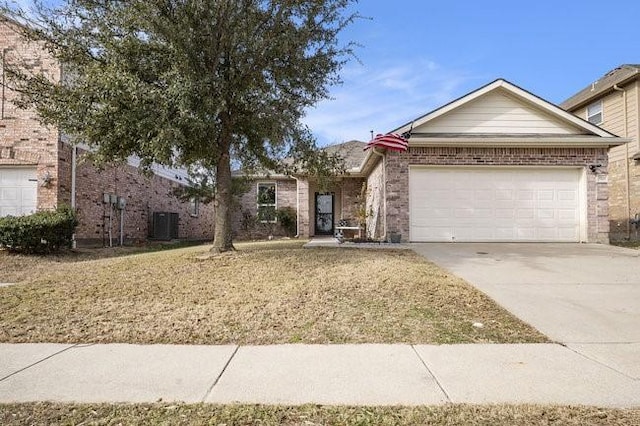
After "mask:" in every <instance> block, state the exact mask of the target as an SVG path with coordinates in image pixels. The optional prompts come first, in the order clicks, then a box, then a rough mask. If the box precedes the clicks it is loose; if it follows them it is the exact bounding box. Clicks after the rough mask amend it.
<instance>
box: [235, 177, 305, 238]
mask: <svg viewBox="0 0 640 426" xmlns="http://www.w3.org/2000/svg"><path fill="white" fill-rule="evenodd" d="M258 183H275V184H276V208H277V209H279V208H282V207H290V208H292V209H293V210H294V211H295V210H296V205H297V199H298V193H297V191H298V189H297V185H296V180H295V179H291V178H277V179H259V180H253V181H250V182H248V184H247V185H248V188H247V192H245V193H244V194H243V195H242V196H240V197H239V199H238V204H237V205H236V206H235V207H234V209H233V213H232V221H233V226H232V228H233V234H234V236H235V237H236V238H240V239H255V238H266V237H267V236H269V235H274V236H283V235H285V232H284V230H283V229H282V228H281V227H280V226H279V225H278V224H262V223H259V222H257V216H258V204H257V192H258Z"/></svg>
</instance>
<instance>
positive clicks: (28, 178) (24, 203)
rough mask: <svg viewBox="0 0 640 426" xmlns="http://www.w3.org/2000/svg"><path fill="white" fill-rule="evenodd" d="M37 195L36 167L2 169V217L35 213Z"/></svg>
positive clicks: (0, 186)
mask: <svg viewBox="0 0 640 426" xmlns="http://www.w3.org/2000/svg"><path fill="white" fill-rule="evenodd" d="M37 193H38V181H37V178H36V168H35V167H0V217H3V216H9V215H11V216H22V215H26V214H31V213H33V212H35V211H36V202H37Z"/></svg>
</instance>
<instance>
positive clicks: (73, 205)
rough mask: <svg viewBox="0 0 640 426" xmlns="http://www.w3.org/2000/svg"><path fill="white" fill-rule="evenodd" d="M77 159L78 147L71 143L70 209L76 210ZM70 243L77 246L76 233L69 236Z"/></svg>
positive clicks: (74, 246)
mask: <svg viewBox="0 0 640 426" xmlns="http://www.w3.org/2000/svg"><path fill="white" fill-rule="evenodd" d="M77 160H78V147H77V146H76V145H75V144H73V145H72V146H71V209H72V210H73V211H74V212H75V210H76V167H77V165H76V162H77ZM71 244H72V247H73V248H76V247H77V243H76V233H75V232H74V233H73V235H72V236H71Z"/></svg>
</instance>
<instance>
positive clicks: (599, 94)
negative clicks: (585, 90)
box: [560, 71, 640, 111]
mask: <svg viewBox="0 0 640 426" xmlns="http://www.w3.org/2000/svg"><path fill="white" fill-rule="evenodd" d="M639 78H640V72H638V71H636V72H635V73H633V74H631V75H630V76H628V77H627V78H624V79H622V80H620V81H616V82H615V83H612V84H610V85H607V86H604V87H602V88H601V89H599V90H596V91H594V92H593V95H592V96H589V97H588V98H585V99H583V100H581V101H579V102H577V103H575V104H571V103H568V101H570V100H571V98H569V99H567V101H565V102H562V103H561V104H560V107H561V108H563V109H565V110H567V111H575V110H576V109H578V108H582V107H584V106H586V105H589V104H590V103H592V102H594V101H595V100H596V99H598V98H601V97H603V96H606V95H608V94H609V93H612V92H613V91H614V89H613V86H626V85H627V84H629V83H631V82H632V81H634V80H638V79H639ZM578 93H580V92H578Z"/></svg>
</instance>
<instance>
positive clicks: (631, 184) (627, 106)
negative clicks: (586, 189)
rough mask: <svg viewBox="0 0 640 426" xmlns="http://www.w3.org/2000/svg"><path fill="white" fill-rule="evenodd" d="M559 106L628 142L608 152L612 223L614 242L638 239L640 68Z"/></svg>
mask: <svg viewBox="0 0 640 426" xmlns="http://www.w3.org/2000/svg"><path fill="white" fill-rule="evenodd" d="M560 106H561V107H562V108H564V109H566V110H567V111H569V112H571V113H573V114H575V115H577V116H578V117H580V118H583V119H585V120H587V121H589V122H591V123H593V124H597V125H598V126H600V127H602V128H603V129H606V130H608V131H609V132H611V133H613V134H615V135H618V136H620V137H623V138H627V139H629V142H628V143H625V144H623V145H620V146H616V147H614V148H612V149H611V151H609V156H608V161H609V221H610V227H611V239H612V240H628V239H635V240H637V239H639V238H640V237H639V231H640V224H638V222H637V221H636V220H637V219H638V218H639V216H640V132H639V126H640V65H621V66H619V67H618V68H615V69H613V70H611V71H609V72H607V73H606V74H605V75H603V76H602V77H600V78H599V79H598V80H596V81H595V82H593V83H592V84H590V85H589V86H588V87H585V88H584V89H582V90H580V91H579V92H578V93H576V94H575V95H573V96H572V97H570V98H569V99H567V100H566V101H564V102H563V103H562V104H560ZM632 222H633V223H632Z"/></svg>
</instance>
